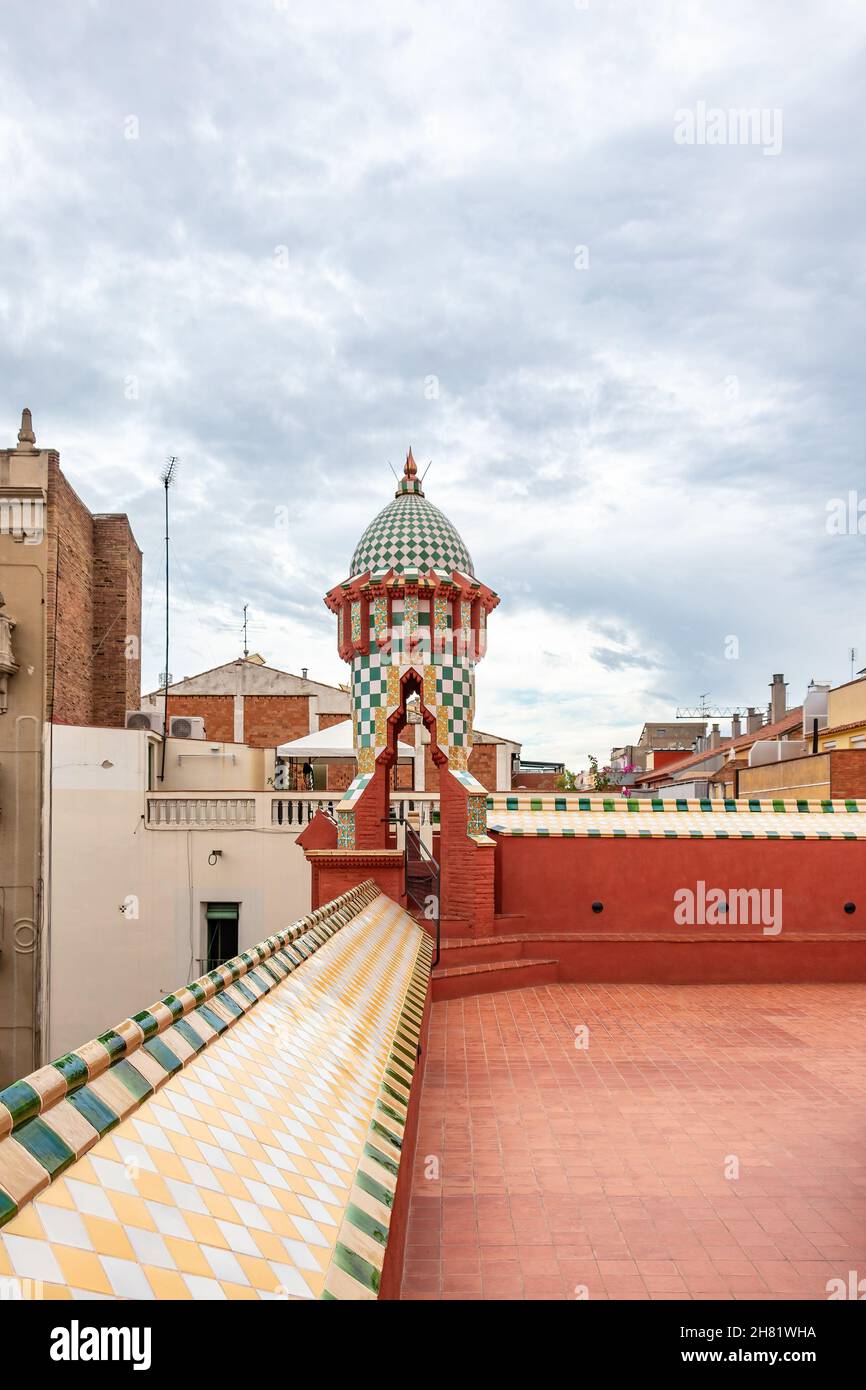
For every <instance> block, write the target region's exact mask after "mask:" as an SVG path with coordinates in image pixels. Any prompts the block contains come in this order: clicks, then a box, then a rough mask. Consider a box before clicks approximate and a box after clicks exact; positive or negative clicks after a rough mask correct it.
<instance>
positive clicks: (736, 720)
mask: <svg viewBox="0 0 866 1390" xmlns="http://www.w3.org/2000/svg"><path fill="white" fill-rule="evenodd" d="M740 733H741V729H740V716H739V715H738V714H732V715H731V738H739V737H740Z"/></svg>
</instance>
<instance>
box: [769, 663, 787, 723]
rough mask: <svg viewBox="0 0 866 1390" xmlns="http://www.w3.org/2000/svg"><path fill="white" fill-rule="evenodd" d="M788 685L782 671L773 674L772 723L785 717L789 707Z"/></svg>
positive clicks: (771, 696)
mask: <svg viewBox="0 0 866 1390" xmlns="http://www.w3.org/2000/svg"><path fill="white" fill-rule="evenodd" d="M787 692H788V686H787V684H786V682H785V677H784V675H782V673H781V672H779V673H777V674H776V675H774V676H773V679H772V681H771V683H770V723H771V724H775V723H776V722H777V721H778V720H779V719H784V717H785V711H786V710H787V708H788V695H787Z"/></svg>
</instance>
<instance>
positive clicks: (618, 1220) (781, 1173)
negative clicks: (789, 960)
mask: <svg viewBox="0 0 866 1390" xmlns="http://www.w3.org/2000/svg"><path fill="white" fill-rule="evenodd" d="M864 1019H866V986H864V985H706V986H692V985H669V986H654V985H548V986H543V987H539V988H536V989H523V990H511V991H507V992H504V993H500V994H488V995H480V996H476V997H475V998H469V999H460V1000H452V1001H448V1002H443V1003H439V1004H435V1005H434V1007H433V1015H432V1023H431V1032H430V1040H429V1048H428V1056H427V1067H426V1075H425V1081H424V1090H423V1093H422V1101H421V1115H420V1128H419V1135H418V1148H417V1154H416V1164H415V1172H414V1174H413V1188H412V1206H411V1213H410V1222H409V1232H408V1242H407V1251H406V1264H405V1271H404V1278H403V1297H404V1298H412V1299H427V1298H459V1299H477V1298H494V1299H499V1298H554V1299H566V1298H569V1299H573V1298H575V1297H578V1296H584V1297H585V1296H587V1294H588V1296H589V1298H591V1299H598V1298H654V1299H655V1298H658V1299H663V1298H683V1297H686V1298H696V1299H706V1298H723V1299H736V1298H765V1299H786V1298H810V1299H811V1298H814V1299H818V1298H826V1296H827V1295H826V1289H825V1285H826V1282H827V1280H828V1279H829V1278H834V1277H837V1276H838V1277H842V1278H847V1275H848V1271H849V1270H851V1269H855V1270H859V1273H860V1277H864V1276H866V1027H864ZM581 1025H586V1026H588V1028H589V1047H588V1049H587V1050H581V1051H578V1050H577V1049H576V1048H575V1029H576V1028H577V1027H579V1026H581ZM734 1160H737V1161H738V1162H739V1177H738V1178H737V1179H736V1180H733V1179H729V1178H726V1177H725V1166H726V1164H727V1165H729V1171H731V1170H733V1167H734V1162H733V1161H734ZM437 1166H438V1176H437V1175H436V1170H437ZM581 1288H585V1289H586V1291H587V1293H586V1294H580V1293H579V1290H580V1289H581Z"/></svg>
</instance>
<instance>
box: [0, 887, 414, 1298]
mask: <svg viewBox="0 0 866 1390" xmlns="http://www.w3.org/2000/svg"><path fill="white" fill-rule="evenodd" d="M431 956H432V946H431V941H430V938H429V937H428V936H427V934H426V933H425V932H424V931H423V930H422V929H421V928H420V927H419V926H418V925H417V923H416V922H414V921H413V919H412V918H411V917H409V916H408V915H407V914H406V913H405V912H404V911H403V910H402V908H400V907H399V905H398V904H397V903H395V902H393V901H392V900H391V899H390V898H387V897H385V896H384V895H383V894H381V893H380V892H379V890H378V889H377V888H376V886H375V885H374V884H373V882H372V880H369V881H368V882H367V883H365V884H362V885H361V886H359V887H358V888H354V889H352V890H351V891H350V892H349V893H346V894H344V895H343V896H342V897H340V898H337V899H335V900H334V902H332V903H329V904H328V906H327V907H325V908H320V909H318V910H317V911H316V912H313V913H312V914H310V916H309V917H306V918H304V919H303V920H302V921H300V922H298V923H296V924H295V925H294V926H293V927H291V928H290V929H289V930H288V931H284V932H280V933H279V934H278V935H277V936H273V937H269V938H268V939H267V940H266V941H263V942H262V943H261V944H260V945H258V946H256V947H254V948H253V949H252V950H251V951H245V952H242V953H241V955H240V956H238V957H237V958H236V959H235V960H232V961H229V962H228V963H227V964H226V965H224V966H221V967H219V969H217V970H214V971H212V972H211V973H210V974H209V975H206V976H203V977H202V978H201V979H199V980H197V981H195V982H194V983H193V984H191V985H188V986H184V988H182V989H179V990H178V991H177V992H176V993H175V994H170V995H168V996H167V997H166V998H165V999H162V1000H160V1001H159V1002H157V1003H156V1004H153V1005H152V1006H151V1007H150V1008H149V1009H145V1010H144V1011H143V1012H142V1013H140V1014H136V1015H135V1017H134V1018H131V1019H126V1020H125V1021H124V1022H123V1023H121V1024H119V1025H118V1026H117V1028H114V1029H112V1030H110V1031H109V1032H108V1033H105V1034H103V1035H102V1036H101V1037H100V1038H97V1039H94V1040H93V1041H92V1042H89V1043H86V1044H85V1045H84V1046H83V1047H81V1048H79V1049H78V1050H77V1051H75V1052H71V1053H69V1054H68V1055H67V1056H65V1057H61V1058H59V1059H58V1060H57V1061H56V1062H53V1063H51V1064H50V1065H49V1066H46V1067H42V1068H41V1069H40V1070H39V1071H37V1072H34V1073H33V1074H32V1075H31V1076H29V1077H27V1078H25V1079H24V1080H23V1081H19V1082H16V1083H15V1084H14V1085H12V1086H8V1087H7V1088H6V1089H5V1090H4V1091H2V1092H0V1227H2V1229H0V1276H9V1275H12V1276H17V1277H18V1278H20V1279H36V1280H41V1281H42V1282H43V1285H44V1294H45V1296H46V1297H52V1298H58V1297H59V1298H92V1297H99V1296H107V1297H115V1298H136V1299H138V1298H145V1299H147V1298H150V1299H152V1298H205V1299H211V1298H213V1299H223V1298H288V1299H294V1298H316V1297H334V1298H375V1296H376V1291H377V1288H378V1281H379V1276H380V1273H381V1269H382V1265H383V1261H384V1255H385V1248H386V1244H387V1239H388V1227H389V1221H390V1204H391V1201H392V1198H393V1193H394V1190H395V1187H396V1178H397V1173H398V1169H399V1163H400V1145H401V1141H402V1135H403V1128H404V1125H405V1120H406V1106H407V1103H408V1098H409V1089H410V1086H411V1082H412V1074H413V1070H414V1066H415V1057H416V1048H417V1041H418V1037H419V1033H420V1025H421V1017H422V1011H423V1007H424V1000H425V995H426V990H427V983H428V980H429V973H430V960H431Z"/></svg>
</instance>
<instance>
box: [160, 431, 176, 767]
mask: <svg viewBox="0 0 866 1390" xmlns="http://www.w3.org/2000/svg"><path fill="white" fill-rule="evenodd" d="M179 462H180V460H179V459H178V458H177V457H176V455H175V454H169V456H168V458H167V459H166V461H165V467H164V468H163V470H162V472H161V474H160V475H159V477H160V482H161V483H162V486H163V488H164V489H165V670H164V671H163V676H164V678H165V685H164V690H163V702H162V759H161V762H160V771H159V780H160V782H162V781H164V780H165V745H166V740H167V738H168V683H169V679H170V677H169V673H168V613H169V606H168V579H169V575H168V490H169V488H170V487H171V486H172V484H173V483H174V481H175V478H176V477H177V466H178V463H179Z"/></svg>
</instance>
